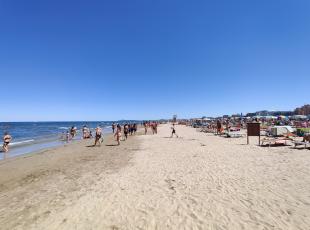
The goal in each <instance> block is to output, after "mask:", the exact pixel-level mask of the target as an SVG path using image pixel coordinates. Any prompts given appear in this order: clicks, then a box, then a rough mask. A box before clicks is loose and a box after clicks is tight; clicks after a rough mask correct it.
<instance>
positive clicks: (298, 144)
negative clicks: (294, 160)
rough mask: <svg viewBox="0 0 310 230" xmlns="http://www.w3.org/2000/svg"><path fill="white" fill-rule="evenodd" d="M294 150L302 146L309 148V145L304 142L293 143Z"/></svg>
mask: <svg viewBox="0 0 310 230" xmlns="http://www.w3.org/2000/svg"><path fill="white" fill-rule="evenodd" d="M293 143H294V148H295V149H296V148H297V146H303V148H305V149H306V148H310V143H309V142H305V141H293Z"/></svg>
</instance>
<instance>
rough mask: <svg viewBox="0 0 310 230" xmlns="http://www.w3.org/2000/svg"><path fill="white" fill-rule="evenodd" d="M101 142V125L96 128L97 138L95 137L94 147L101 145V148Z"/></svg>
mask: <svg viewBox="0 0 310 230" xmlns="http://www.w3.org/2000/svg"><path fill="white" fill-rule="evenodd" d="M101 142H102V128H101V127H100V125H99V126H97V128H96V136H95V144H94V146H96V145H97V144H98V143H99V146H101Z"/></svg>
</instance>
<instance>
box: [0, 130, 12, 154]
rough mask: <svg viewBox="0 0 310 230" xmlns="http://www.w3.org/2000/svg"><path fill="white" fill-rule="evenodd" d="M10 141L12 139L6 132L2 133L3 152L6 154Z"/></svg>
mask: <svg viewBox="0 0 310 230" xmlns="http://www.w3.org/2000/svg"><path fill="white" fill-rule="evenodd" d="M11 141H12V137H11V135H10V134H9V133H8V132H5V133H4V136H3V146H2V148H3V152H5V153H7V152H8V151H9V144H10V142H11Z"/></svg>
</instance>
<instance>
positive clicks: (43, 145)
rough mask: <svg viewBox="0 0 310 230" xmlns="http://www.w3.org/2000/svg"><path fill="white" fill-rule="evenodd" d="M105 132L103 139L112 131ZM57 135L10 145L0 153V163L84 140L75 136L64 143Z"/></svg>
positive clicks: (106, 130) (79, 136)
mask: <svg viewBox="0 0 310 230" xmlns="http://www.w3.org/2000/svg"><path fill="white" fill-rule="evenodd" d="M104 129H105V130H104V131H105V132H104V133H103V137H104V138H106V137H107V136H109V135H111V134H112V131H110V130H108V129H107V128H106V127H105V128H104ZM59 136H60V135H59V134H55V135H54V137H53V138H52V137H49V138H44V137H42V138H39V139H36V140H34V139H33V140H32V141H25V142H22V144H21V145H17V146H16V144H15V143H16V142H13V143H11V147H10V151H9V152H8V153H5V152H3V151H0V162H1V161H4V160H7V159H10V158H15V157H18V156H23V155H28V154H32V153H36V152H40V151H44V150H48V149H54V148H57V147H61V146H66V145H70V144H74V143H76V142H80V141H84V140H85V139H82V138H81V135H78V136H76V137H75V138H74V139H73V140H71V141H70V142H66V141H64V140H60V139H59ZM89 140H94V138H91V139H89Z"/></svg>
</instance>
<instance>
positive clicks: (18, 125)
mask: <svg viewBox="0 0 310 230" xmlns="http://www.w3.org/2000/svg"><path fill="white" fill-rule="evenodd" d="M112 123H113V122H112V121H72V122H68V121H66V122H0V134H1V135H2V134H4V133H5V132H9V134H10V135H11V136H12V137H13V140H12V142H11V144H10V151H9V153H7V154H4V153H2V152H1V151H0V160H2V159H4V158H8V157H14V156H17V155H21V154H27V153H32V152H36V151H40V150H42V149H47V148H51V147H57V146H60V145H64V144H65V142H64V141H62V140H61V137H62V136H63V135H64V134H65V133H66V132H67V131H68V130H70V128H71V127H72V126H74V127H76V128H77V130H78V132H77V136H76V137H75V138H74V140H73V141H76V140H80V139H82V131H81V130H82V128H83V126H84V125H86V126H87V127H88V128H90V130H91V131H92V133H93V134H94V133H95V131H94V130H95V128H96V127H97V126H98V125H101V127H102V128H103V133H104V134H108V133H111V132H112V129H111V127H112ZM115 123H119V124H121V125H122V124H124V123H139V121H115ZM0 149H1V150H2V148H0Z"/></svg>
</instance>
